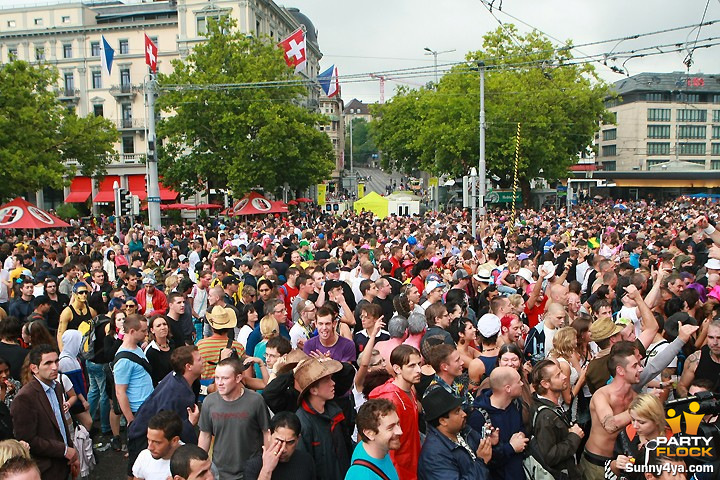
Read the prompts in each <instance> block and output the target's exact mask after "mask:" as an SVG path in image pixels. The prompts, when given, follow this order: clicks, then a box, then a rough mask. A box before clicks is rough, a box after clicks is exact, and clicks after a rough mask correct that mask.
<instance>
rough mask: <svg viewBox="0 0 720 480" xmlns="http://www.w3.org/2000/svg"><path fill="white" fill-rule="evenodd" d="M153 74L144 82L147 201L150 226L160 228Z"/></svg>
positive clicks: (154, 82)
mask: <svg viewBox="0 0 720 480" xmlns="http://www.w3.org/2000/svg"><path fill="white" fill-rule="evenodd" d="M155 86H156V80H155V75H153V74H152V73H151V74H150V78H149V80H148V81H147V82H145V93H146V94H147V106H148V135H147V137H148V138H147V141H148V148H147V152H148V156H147V172H148V178H147V194H148V195H147V202H148V217H149V220H150V228H152V229H153V230H160V185H159V184H158V181H159V180H158V167H157V166H158V159H157V141H156V136H155Z"/></svg>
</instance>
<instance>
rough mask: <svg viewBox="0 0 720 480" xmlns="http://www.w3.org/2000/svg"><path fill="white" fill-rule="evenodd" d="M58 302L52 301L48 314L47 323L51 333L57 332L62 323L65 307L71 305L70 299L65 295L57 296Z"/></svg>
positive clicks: (59, 294)
mask: <svg viewBox="0 0 720 480" xmlns="http://www.w3.org/2000/svg"><path fill="white" fill-rule="evenodd" d="M57 296H58V299H57V300H50V311H49V312H48V314H47V323H48V328H50V331H57V327H58V324H59V323H60V314H61V313H62V311H63V310H65V307H67V306H68V305H69V304H70V297H68V296H67V295H65V294H64V293H59V292H58V294H57Z"/></svg>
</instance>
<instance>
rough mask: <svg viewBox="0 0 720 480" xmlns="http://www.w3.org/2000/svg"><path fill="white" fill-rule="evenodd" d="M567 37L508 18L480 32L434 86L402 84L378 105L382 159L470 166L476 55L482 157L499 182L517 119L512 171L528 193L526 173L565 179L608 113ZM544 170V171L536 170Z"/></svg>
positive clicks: (599, 88)
mask: <svg viewBox="0 0 720 480" xmlns="http://www.w3.org/2000/svg"><path fill="white" fill-rule="evenodd" d="M569 47H570V44H569V43H568V44H566V45H563V46H560V47H558V46H556V45H554V44H553V43H552V42H550V41H549V40H547V39H546V38H544V37H543V36H542V35H540V34H539V33H537V32H532V33H529V34H527V35H521V34H519V33H518V32H517V30H516V29H515V27H514V26H512V25H506V26H505V28H504V29H502V28H498V30H496V31H495V32H491V33H488V34H487V35H485V37H484V42H483V50H480V51H477V52H471V53H469V54H468V55H467V60H468V65H459V66H456V67H454V68H453V69H452V70H451V71H450V72H449V73H448V74H447V75H445V76H443V78H442V79H441V81H440V82H439V85H438V88H437V89H436V90H426V89H421V90H403V91H400V92H399V94H398V95H397V96H395V97H394V98H393V99H392V100H391V101H390V102H388V103H386V104H385V105H383V106H380V107H376V112H375V113H376V115H377V117H378V120H377V121H375V124H374V125H373V130H374V131H375V132H376V138H377V142H378V145H379V146H380V148H381V149H382V151H383V160H384V162H386V164H387V166H388V167H391V168H396V169H400V170H405V171H407V170H408V169H410V168H412V166H413V165H418V166H419V167H420V168H421V169H423V170H427V171H429V172H433V173H450V174H453V175H455V176H459V175H464V174H467V172H468V171H469V170H470V168H471V167H473V166H477V164H478V156H479V74H478V70H477V67H474V65H476V63H477V62H478V61H479V60H483V61H484V62H485V65H486V80H485V99H486V100H485V109H486V122H487V130H486V161H487V170H488V175H496V176H497V177H499V178H500V184H501V186H509V185H511V183H512V180H513V172H514V162H515V143H516V133H517V124H518V123H521V124H522V125H521V133H520V158H519V162H518V178H519V180H520V184H521V186H522V188H523V194H524V195H523V198H525V199H526V201H529V199H530V195H529V193H530V192H529V188H530V180H531V179H532V178H535V177H538V176H543V177H544V178H547V179H549V180H555V179H559V178H563V177H565V176H566V175H567V170H568V167H569V166H570V165H572V164H573V163H574V162H576V160H577V155H578V153H579V152H580V151H582V150H584V149H585V148H586V147H587V146H588V145H590V144H591V143H592V139H593V137H594V135H595V132H596V131H597V129H598V124H599V122H600V121H601V120H605V119H607V115H608V114H607V111H606V110H605V107H604V103H603V101H604V99H605V98H606V96H607V95H609V92H610V91H609V88H608V85H606V84H605V83H603V82H602V81H601V80H600V79H599V78H598V77H597V75H596V73H595V70H594V67H593V66H592V65H589V64H575V63H574V62H573V61H572V55H571V53H570V48H569ZM541 170H542V172H541Z"/></svg>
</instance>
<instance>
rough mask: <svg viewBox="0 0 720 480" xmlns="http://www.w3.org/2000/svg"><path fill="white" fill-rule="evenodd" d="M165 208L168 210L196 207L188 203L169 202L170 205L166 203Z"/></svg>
mask: <svg viewBox="0 0 720 480" xmlns="http://www.w3.org/2000/svg"><path fill="white" fill-rule="evenodd" d="M165 208H167V209H168V210H195V209H196V208H197V207H195V205H191V204H189V203H171V204H170V205H166V207H165Z"/></svg>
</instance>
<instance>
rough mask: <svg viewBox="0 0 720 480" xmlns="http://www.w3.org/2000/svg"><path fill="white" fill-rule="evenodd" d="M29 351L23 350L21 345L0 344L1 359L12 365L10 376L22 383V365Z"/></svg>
mask: <svg viewBox="0 0 720 480" xmlns="http://www.w3.org/2000/svg"><path fill="white" fill-rule="evenodd" d="M28 352H29V350H26V349H24V348H22V347H21V346H20V345H16V344H10V343H3V342H0V358H2V359H3V360H5V361H6V362H8V365H10V376H11V377H12V378H14V379H15V380H17V381H18V382H19V381H20V373H21V371H22V365H23V362H24V361H25V357H26V356H27V354H28Z"/></svg>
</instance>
